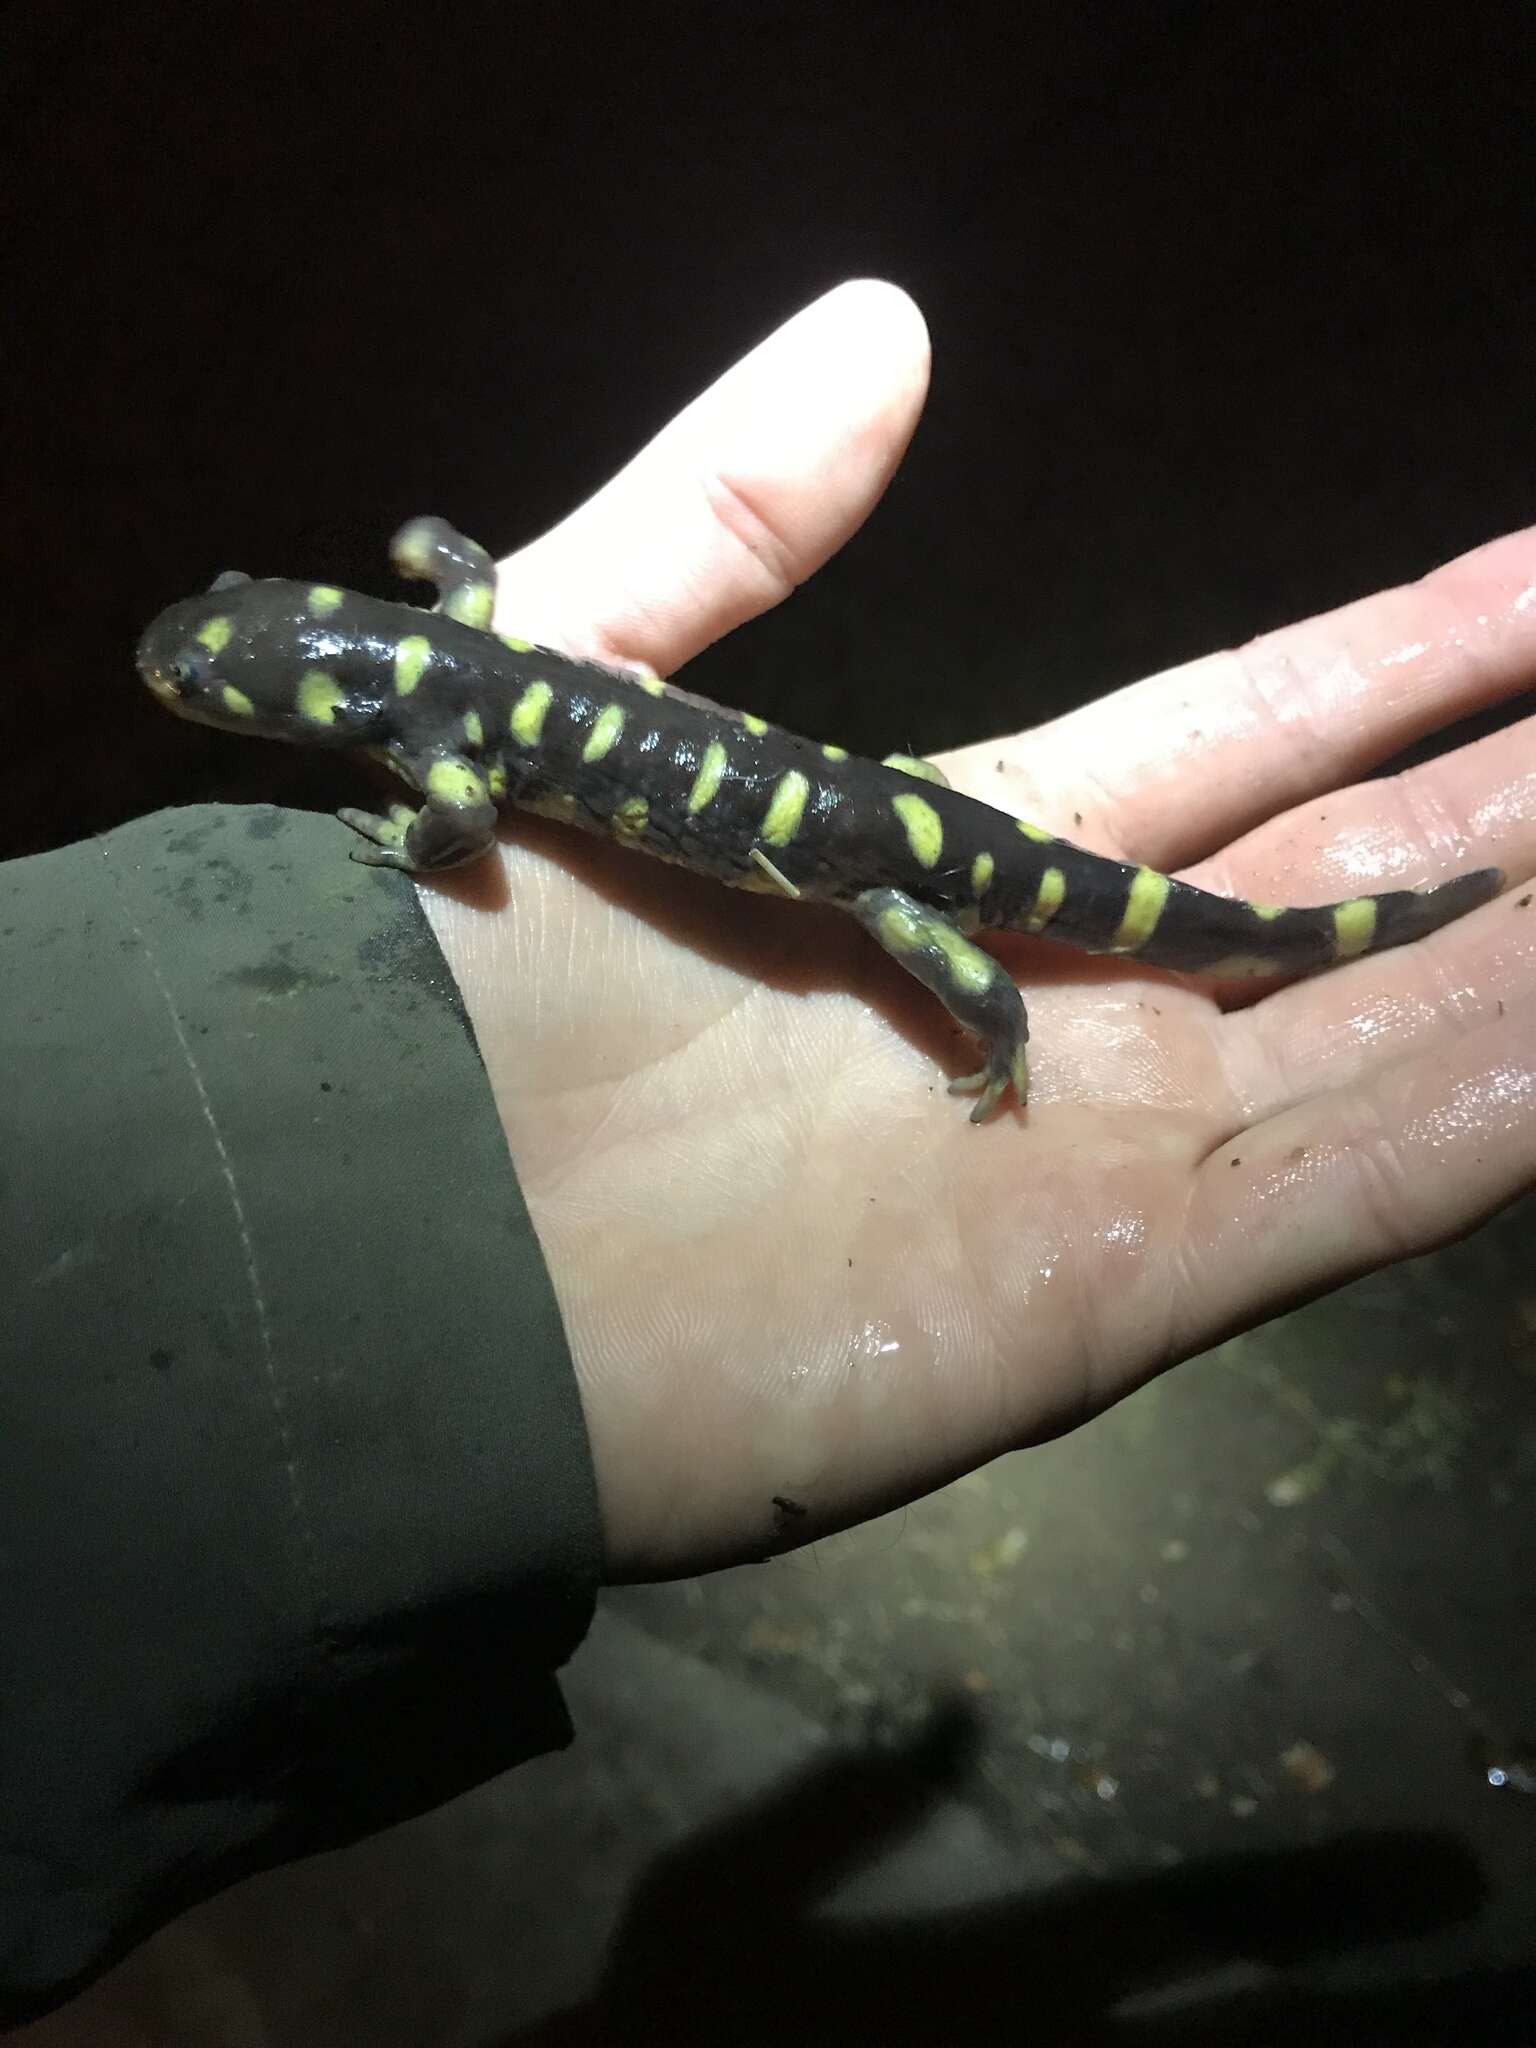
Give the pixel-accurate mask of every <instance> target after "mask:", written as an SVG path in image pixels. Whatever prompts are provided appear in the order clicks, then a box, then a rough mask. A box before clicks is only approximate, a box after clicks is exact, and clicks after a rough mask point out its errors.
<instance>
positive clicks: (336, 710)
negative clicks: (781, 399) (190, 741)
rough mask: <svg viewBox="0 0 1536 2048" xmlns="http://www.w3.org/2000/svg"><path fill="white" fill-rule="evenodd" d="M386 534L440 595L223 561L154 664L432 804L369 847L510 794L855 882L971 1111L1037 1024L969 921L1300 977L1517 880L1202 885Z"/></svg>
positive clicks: (870, 925)
mask: <svg viewBox="0 0 1536 2048" xmlns="http://www.w3.org/2000/svg"><path fill="white" fill-rule="evenodd" d="M391 554H392V557H393V559H394V562H395V565H396V567H397V568H398V569H399V570H400V571H401V573H402V574H404V575H407V576H411V577H419V578H423V579H425V580H426V581H428V582H430V583H432V584H434V585H435V586H436V588H437V592H438V600H437V603H436V604H435V605H434V606H433V607H432V609H431V611H430V612H427V611H423V610H419V609H417V608H416V607H414V606H410V605H403V604H395V603H391V602H388V601H387V600H385V599H382V598H373V597H362V596H357V595H354V594H353V593H351V592H349V591H345V590H338V589H337V588H335V586H334V585H332V584H328V583H294V582H283V581H278V580H275V579H270V580H269V579H262V580H259V581H253V580H252V579H251V578H250V577H248V576H243V575H240V574H239V573H237V572H235V571H229V572H227V573H226V574H224V575H222V576H220V577H218V578H217V579H216V581H215V582H214V583H213V584H212V585H211V586H210V588H209V589H208V591H207V592H206V593H205V594H204V595H202V596H200V597H193V598H188V599H187V600H186V601H185V602H184V603H181V604H176V605H172V606H171V607H170V609H169V610H167V611H164V612H162V613H161V614H160V616H159V618H157V619H156V620H155V621H154V623H153V625H151V626H150V627H149V629H148V631H147V632H146V633H145V634H144V637H143V639H142V640H141V641H140V643H139V649H138V667H139V672H140V674H141V675H142V677H143V679H144V681H145V682H146V683H147V684H148V686H149V688H150V689H151V690H152V691H153V692H154V694H155V695H156V697H157V698H158V699H159V700H160V702H161V703H162V704H164V705H166V706H167V707H168V708H169V709H170V710H172V711H175V712H177V713H178V714H179V715H180V716H181V717H183V718H191V719H196V720H199V721H200V722H202V723H203V724H206V725H215V726H221V727H223V728H225V729H226V730H228V731H231V732H247V733H259V734H263V735H265V736H268V737H271V738H275V739H284V740H295V741H298V742H300V743H301V744H304V745H309V746H324V747H346V746H359V747H364V748H367V749H369V750H371V751H372V752H373V753H374V754H375V755H376V756H377V757H379V758H380V759H382V760H384V761H386V762H387V763H388V765H389V766H390V767H391V768H392V769H393V770H394V771H395V772H396V773H397V774H398V775H399V776H401V777H402V779H403V780H404V781H405V782H407V783H408V784H410V785H411V786H412V787H413V788H414V789H415V790H416V791H418V792H419V794H420V796H421V798H422V802H421V804H420V805H419V807H415V808H412V807H409V806H406V805H403V804H397V805H395V806H393V807H392V808H391V810H390V813H389V816H388V817H375V816H373V815H372V814H371V813H369V812H366V811H356V810H344V811H342V812H341V813H340V816H341V818H342V820H343V821H344V822H345V823H346V824H348V825H350V826H351V827H352V829H353V830H354V831H355V832H357V833H359V834H360V835H361V839H362V842H363V843H362V844H360V845H357V846H354V847H353V849H352V854H353V858H354V859H356V860H361V861H368V862H371V863H373V864H375V865H378V866H386V867H395V868H404V869H407V870H409V871H411V872H413V873H416V872H423V871H431V870H434V869H439V868H450V867H457V866H459V865H461V864H462V863H464V862H466V861H472V860H475V859H477V858H478V857H479V856H480V855H481V854H483V853H485V852H486V851H487V849H488V848H489V847H490V846H491V845H492V843H493V839H494V828H495V822H496V806H497V803H498V802H505V803H508V804H515V805H520V806H522V807H524V808H525V809H528V810H533V811H538V812H541V813H543V814H545V815H548V816H554V817H558V818H563V819H566V820H568V821H569V822H570V823H572V824H575V825H581V826H584V827H585V828H586V829H587V830H588V831H592V832H601V833H607V834H610V835H611V836H612V837H613V838H615V839H617V840H618V841H620V842H621V843H622V844H623V845H625V846H632V847H638V848H640V849H642V850H643V851H644V852H646V853H650V854H655V855H657V856H658V857H659V858H661V859H663V860H669V861H675V862H677V863H679V864H680V865H681V866H683V867H687V868H693V869H695V870H697V872H699V873H700V874H705V875H713V876H714V877H715V878H716V880H717V881H722V882H727V883H730V884H732V885H733V886H735V887H737V888H745V889H760V890H761V889H769V890H780V891H782V892H783V893H784V894H785V895H788V896H804V897H810V898H813V899H815V900H817V901H820V902H824V903H835V904H840V905H841V906H843V907H844V908H845V909H848V910H851V911H852V912H853V914H854V915H855V916H856V917H857V918H858V919H859V920H860V922H861V923H862V924H863V925H865V927H866V928H867V929H868V930H869V931H871V932H872V933H873V934H874V936H875V937H876V939H878V940H879V942H880V944H881V945H882V946H884V948H885V949H886V951H887V952H888V953H889V954H891V956H892V957H893V958H894V959H896V960H899V961H900V962H901V964H902V966H903V967H905V968H907V969H908V970H909V972H910V973H912V974H914V975H915V976H916V977H917V979H918V980H919V981H921V982H923V983H924V984H925V985H926V986H927V987H928V988H930V989H932V990H933V992H934V994H935V995H937V996H938V997H939V999H940V1000H941V1001H942V1002H943V1003H944V1005H945V1007H946V1008H947V1009H948V1010H949V1012H950V1014H951V1015H952V1016H953V1017H954V1018H955V1019H956V1021H957V1022H958V1023H960V1024H961V1025H963V1026H964V1027H965V1028H966V1029H967V1030H968V1031H971V1032H974V1033H975V1035H976V1036H977V1037H978V1038H979V1039H980V1040H981V1042H982V1044H983V1046H984V1047H985V1050H986V1058H985V1063H984V1064H983V1066H982V1067H981V1069H980V1071H979V1072H978V1073H975V1074H972V1075H970V1076H968V1077H967V1078H966V1079H964V1080H960V1081H956V1082H954V1083H953V1084H952V1092H954V1093H956V1094H974V1095H975V1096H976V1097H977V1098H978V1099H977V1101H976V1104H975V1106H974V1108H973V1110H972V1112H971V1116H972V1121H973V1122H979V1121H980V1120H981V1118H982V1117H984V1116H985V1115H986V1114H987V1112H988V1111H989V1110H990V1109H991V1108H992V1107H993V1106H994V1104H996V1103H997V1102H998V1101H999V1100H1000V1098H1001V1097H1002V1096H1003V1094H1004V1093H1005V1092H1006V1090H1007V1088H1008V1087H1009V1085H1010V1084H1011V1085H1012V1086H1013V1088H1014V1089H1015V1091H1016V1092H1017V1095H1018V1097H1019V1100H1020V1101H1021V1102H1022V1101H1023V1099H1024V1096H1025V1090H1026V1084H1027V1071H1026V1066H1025V1040H1026V1039H1027V1037H1028V1035H1029V1033H1028V1026H1027V1023H1026V1020H1025V1014H1024V1004H1023V1001H1022V999H1021V997H1020V995H1019V992H1018V989H1017V988H1016V987H1015V986H1014V983H1013V980H1012V977H1011V976H1010V975H1008V974H1007V973H1006V972H1005V971H1004V969H1003V968H1002V967H1001V966H1000V965H999V964H998V962H997V961H995V960H994V959H993V958H992V957H991V955H990V954H988V953H986V952H984V951H983V950H982V949H981V948H980V947H979V946H977V945H975V944H973V942H972V937H973V934H974V933H976V932H977V931H988V930H990V931H1010V932H1035V933H1044V934H1046V935H1047V936H1048V937H1050V938H1053V939H1063V940H1066V941H1067V942H1068V943H1069V944H1071V945H1075V946H1080V947H1082V948H1084V949H1085V950H1086V951H1088V952H1097V953H1119V954H1132V955H1134V956H1135V957H1136V958H1137V959H1138V960H1144V961H1146V962H1148V963H1149V964H1150V965H1152V966H1157V967H1171V968H1179V969H1184V970H1186V971H1192V972H1197V973H1204V974H1213V975H1223V976H1224V975H1238V974H1286V975H1289V974H1305V973H1308V972H1311V971H1313V970H1315V969H1318V968H1322V967H1327V966H1330V965H1332V964H1333V963H1334V962H1336V961H1341V960H1351V959H1354V958H1355V957H1357V956H1358V955H1359V954H1362V953H1375V952H1380V951H1381V950H1382V949H1383V948H1385V947H1388V946H1400V945H1403V944H1405V943H1407V942H1408V941H1410V940H1412V939H1417V938H1420V937H1421V936H1422V935H1423V934H1424V933H1426V932H1431V931H1434V930H1435V929H1436V927H1437V926H1439V925H1443V924H1446V923H1448V922H1449V921H1450V920H1451V919H1452V918H1455V917H1459V916H1460V915H1461V914H1462V913H1463V912H1464V911H1467V910H1470V909H1472V908H1473V907H1474V906H1475V905H1477V904H1479V903H1485V902H1487V901H1488V899H1489V898H1490V897H1491V896H1493V895H1494V894H1495V893H1496V892H1497V890H1498V888H1499V887H1500V884H1501V882H1502V880H1503V877H1502V876H1501V874H1500V873H1499V871H1498V870H1497V869H1496V868H1483V869H1480V870H1478V871H1477V872H1476V873H1471V874H1465V875H1459V876H1457V877H1456V878H1455V879H1453V880H1451V881H1448V882H1444V883H1442V884H1440V885H1439V886H1438V887H1436V888H1432V889H1425V890H1421V891H1415V890H1409V889H1399V890H1393V891H1392V892H1391V893H1389V894H1387V895H1382V896H1357V897H1355V898H1354V899H1353V900H1351V901H1350V902H1347V903H1333V904H1327V905H1324V906H1323V907H1321V908H1318V909H1309V910H1298V909H1288V908H1285V907H1283V906H1281V905H1279V904H1272V903H1245V902H1239V901H1234V900H1231V899H1229V898H1226V897H1221V896H1213V895H1210V894H1208V893H1207V892H1206V891H1204V890H1201V889H1196V888H1192V887H1191V886H1190V885H1189V884H1188V883H1185V882H1176V881H1171V880H1170V879H1169V878H1168V877H1167V876H1165V875H1160V874H1158V873H1156V872H1155V871H1154V870H1153V869H1151V868H1146V867H1137V866H1134V865H1131V864H1128V863H1126V862H1122V861H1117V860H1108V859H1105V858H1103V857H1102V856H1101V855H1099V854H1094V853H1087V852H1085V851H1083V849H1082V848H1080V847H1076V846H1073V845H1071V844H1070V843H1069V842H1068V841H1066V840H1064V839H1057V838H1056V837H1054V835H1053V834H1051V833H1049V832H1046V831H1043V830H1042V829H1041V828H1040V827H1039V826H1037V825H1031V824H1029V823H1027V822H1026V821H1025V820H1023V819H1015V818H1013V817H1011V816H1010V815H1008V813H1006V812H1004V811H998V810H994V809H993V808H992V806H991V805H989V804H984V803H981V802H979V801H978V800H977V799H976V798H974V797H968V796H962V795H961V794H960V793H959V792H958V791H957V790H952V789H950V788H949V787H948V785H947V784H946V783H945V782H944V779H943V777H942V776H941V775H940V773H939V771H938V770H937V769H936V768H934V767H932V766H931V765H930V764H929V763H927V762H925V761H919V760H916V759H913V758H912V757H910V756H908V755H904V754H888V755H887V756H886V758H885V759H884V760H883V761H880V762H876V761H871V760H863V759H859V758H857V757H855V756H853V755H850V754H848V753H847V752H846V751H845V750H844V749H843V748H841V747H836V746H819V745H817V744H816V743H815V742H813V741H811V740H804V739H799V738H797V737H796V736H795V735H794V734H792V733H787V732H780V731H778V730H776V729H775V728H773V727H771V726H769V725H767V724H766V723H765V722H764V721H763V720H762V719H760V718H753V717H749V716H746V715H744V714H741V715H738V714H735V713H732V712H729V711H725V710H722V709H721V708H720V707H719V706H717V705H713V704H709V703H706V702H705V701H704V700H703V699H701V698H698V697H693V696H690V695H689V694H688V693H687V692H686V691H683V690H679V689H677V688H675V687H674V686H672V685H671V684H666V683H662V682H661V681H659V680H658V679H656V678H654V677H651V678H644V677H636V676H627V675H621V674H617V673H614V672H612V671H610V670H608V669H605V668H600V667H597V666H595V665H594V664H591V663H587V662H577V661H570V660H567V659H566V658H565V657H563V656H561V655H558V654H553V653H550V652H548V651H546V650H545V649H543V648H539V647H534V646H531V645H530V644H529V643H528V642H527V641H524V640H518V639H514V638H512V637H511V636H510V635H507V634H502V633H496V632H493V631H492V630H491V618H492V611H493V606H494V601H495V578H496V571H495V565H494V564H493V562H492V561H491V558H490V556H489V555H487V554H486V552H485V550H484V549H483V548H480V547H477V546H476V545H475V544H474V542H472V541H469V540H466V539H465V538H464V537H463V536H462V535H461V534H458V533H455V532H454V531H453V529H452V528H451V527H449V526H448V525H446V524H445V523H444V522H443V521H442V520H440V519H413V520H411V521H410V522H409V523H408V524H407V525H406V526H404V527H402V529H401V530H400V532H399V533H398V534H397V535H396V536H395V539H394V542H393V545H392V548H391Z"/></svg>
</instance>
